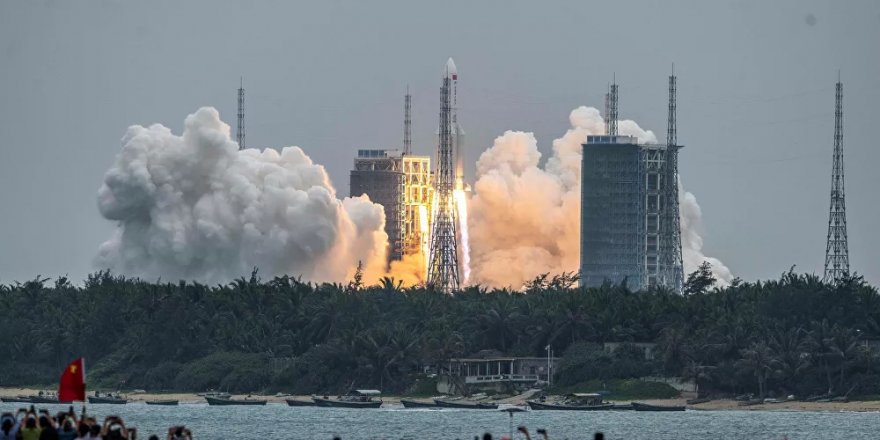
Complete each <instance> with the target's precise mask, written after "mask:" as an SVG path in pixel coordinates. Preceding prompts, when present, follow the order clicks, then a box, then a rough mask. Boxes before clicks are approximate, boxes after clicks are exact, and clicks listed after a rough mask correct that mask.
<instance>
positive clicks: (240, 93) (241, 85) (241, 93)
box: [236, 78, 245, 150]
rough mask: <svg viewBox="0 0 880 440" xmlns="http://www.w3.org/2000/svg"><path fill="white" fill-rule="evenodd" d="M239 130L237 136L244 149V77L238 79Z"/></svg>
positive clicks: (239, 145)
mask: <svg viewBox="0 0 880 440" xmlns="http://www.w3.org/2000/svg"><path fill="white" fill-rule="evenodd" d="M238 81H239V84H238V132H236V137H237V139H238V149H239V150H244V148H245V146H244V79H243V78H239V79H238Z"/></svg>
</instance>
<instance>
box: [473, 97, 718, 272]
mask: <svg viewBox="0 0 880 440" xmlns="http://www.w3.org/2000/svg"><path fill="white" fill-rule="evenodd" d="M569 121H570V123H571V127H572V128H571V129H569V130H568V131H567V132H566V133H565V135H563V136H562V137H561V138H559V139H556V140H555V141H553V155H552V156H551V157H550V158H549V159H548V160H547V162H546V165H545V166H544V167H543V168H542V167H541V164H540V161H541V153H540V152H539V151H538V145H537V141H536V139H535V137H534V135H533V134H532V133H524V132H519V131H508V132H505V133H504V134H503V135H502V136H499V137H498V138H496V139H495V143H494V145H492V147H491V148H489V149H488V150H486V151H485V152H483V154H482V155H481V156H480V159H479V161H478V162H477V180H476V183H475V184H474V195H473V197H472V198H471V201H470V204H469V205H470V207H469V210H470V213H469V215H470V221H469V225H470V233H471V268H472V272H471V283H472V284H485V285H490V286H512V287H514V288H518V287H520V286H522V285H523V283H524V282H526V281H528V280H531V279H533V278H534V277H535V276H537V275H539V274H542V273H547V272H550V273H554V274H556V273H560V272H563V271H566V272H572V271H577V269H578V266H579V264H578V263H579V259H580V247H579V246H580V245H579V238H580V220H579V219H580V217H579V216H580V168H581V154H582V153H581V144H583V143H584V142H585V141H586V138H587V135H590V134H603V133H604V132H605V125H604V121H603V119H602V116H601V115H600V114H599V111H598V110H596V109H595V108H591V107H578V108H576V109H574V110H573V111H572V112H571V114H570V115H569ZM618 131H619V132H620V134H624V135H630V136H635V137H637V138H638V139H639V141H640V142H657V138H656V136H655V135H654V133H652V132H651V131H646V130H643V129H642V128H641V127H639V125H638V124H636V123H635V122H634V121H630V120H623V121H619V123H618ZM682 194H683V197H681V199H682V228H683V231H682V246H683V247H684V248H685V249H684V250H683V253H684V256H685V270H693V269H695V268H696V265H699V263H700V262H702V260H703V259H706V257H705V256H703V255H702V253H701V248H702V239H701V238H700V236H699V234H698V232H697V228H698V227H699V225H700V210H699V206H698V205H697V204H696V198H694V197H693V195H692V194H690V193H687V194H685V193H684V192H683V191H682ZM710 261H711V262H712V264H713V266H714V269H715V272H716V276H718V277H719V278H721V279H726V280H729V279H730V271H729V270H727V268H726V267H724V265H723V264H721V262H720V261H718V260H715V259H711V260H710Z"/></svg>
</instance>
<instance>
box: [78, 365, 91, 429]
mask: <svg viewBox="0 0 880 440" xmlns="http://www.w3.org/2000/svg"><path fill="white" fill-rule="evenodd" d="M82 370H83V402H82V416H80V419H84V418H86V400H88V398H89V392H88V390H86V358H85V357H83V358H82Z"/></svg>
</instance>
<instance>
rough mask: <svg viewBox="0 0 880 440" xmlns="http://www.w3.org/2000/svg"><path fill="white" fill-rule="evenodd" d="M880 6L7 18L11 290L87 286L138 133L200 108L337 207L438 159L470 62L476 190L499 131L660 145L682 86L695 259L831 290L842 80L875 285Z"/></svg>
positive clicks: (406, 6)
mask: <svg viewBox="0 0 880 440" xmlns="http://www.w3.org/2000/svg"><path fill="white" fill-rule="evenodd" d="M878 43H880V2H878V1H875V0H870V1H854V0H852V1H772V2H768V1H734V2H720V1H718V2H710V1H687V2H681V1H676V2H672V1H645V2H627V1H613V2H585V1H583V0H576V1H570V2H561V1H560V2H554V1H548V2H537V1H522V2H510V1H479V2H475V1H449V0H447V1H433V2H414V1H400V2H380V1H370V2H365V1H351V2H341V1H315V2H290V1H278V2H270V1H261V2H227V1H216V0H212V1H187V2H177V1H167V2H165V1H149V2H126V3H124V2H117V1H80V2H67V1H57V2H56V1H11V0H6V1H2V2H0V59H2V63H0V209H2V211H0V212H2V215H0V282H3V283H7V282H11V281H13V280H20V281H23V280H26V279H30V278H33V277H34V276H36V275H38V274H42V275H44V276H57V275H64V274H68V275H69V276H71V277H73V278H74V279H82V278H84V277H85V275H86V274H87V273H89V272H90V271H93V270H94V269H95V268H94V266H93V258H94V256H95V253H96V250H97V248H98V246H99V245H100V244H101V243H102V242H103V241H104V240H106V239H107V238H108V237H109V236H110V234H111V232H112V230H113V227H114V225H113V224H111V223H110V222H107V221H105V220H103V219H102V218H101V216H100V215H99V213H98V211H97V208H96V201H95V195H96V191H97V189H98V187H99V185H100V184H101V181H102V179H103V176H104V172H105V171H106V170H107V168H108V167H109V166H110V165H111V164H112V162H113V160H114V156H115V155H116V153H117V151H118V150H119V148H120V138H121V137H122V135H123V133H124V132H125V129H126V127H128V126H129V125H133V124H142V125H148V124H152V123H156V122H158V123H162V124H164V125H166V126H168V127H170V128H171V129H172V130H173V131H175V132H176V133H179V132H180V131H181V129H182V125H183V119H184V117H186V115H187V114H189V113H191V112H193V111H195V110H196V109H197V108H199V107H200V106H205V105H210V106H215V107H217V108H218V109H219V110H220V113H221V116H222V117H223V118H224V120H226V121H227V122H228V123H229V124H230V125H235V93H236V88H237V87H238V81H239V77H240V76H243V77H244V82H245V88H246V90H247V141H248V144H249V146H253V147H274V148H280V147H283V146H288V145H298V146H300V147H302V148H303V149H304V150H305V151H306V152H307V153H308V154H309V155H311V157H312V158H313V159H314V160H315V161H316V162H318V163H320V164H323V165H324V166H326V168H327V170H328V171H329V173H330V175H331V177H332V179H333V182H334V184H335V186H336V188H337V190H338V192H339V193H340V195H343V196H344V195H348V171H349V169H350V167H351V157H352V156H353V154H354V152H355V151H356V149H358V148H364V147H397V146H399V145H400V144H401V143H402V127H403V122H402V113H403V109H402V107H403V105H402V104H403V93H404V90H405V87H406V85H407V84H409V85H410V88H411V90H412V93H413V113H414V121H413V131H414V133H413V138H414V149H415V150H416V152H418V153H425V154H427V153H429V152H431V151H433V150H432V149H433V147H434V131H435V130H436V125H437V112H438V110H437V107H438V105H437V104H438V101H439V98H438V88H439V77H440V71H441V69H442V68H443V66H444V64H445V62H446V58H447V57H449V56H452V57H454V58H455V61H456V64H457V65H458V69H459V79H460V84H459V102H460V107H461V110H460V113H459V114H460V117H459V120H460V121H461V122H462V125H463V126H464V128H465V130H466V132H467V134H468V139H467V144H468V151H467V160H466V163H467V164H468V165H467V166H468V174H469V175H470V176H471V179H472V178H473V171H474V162H475V161H476V159H477V158H478V157H479V153H480V152H481V151H483V150H485V149H486V148H488V147H489V146H491V145H492V140H493V139H494V138H495V137H496V136H498V135H500V134H502V133H503V132H504V131H505V130H508V129H515V130H524V131H533V132H535V134H536V136H537V138H538V140H539V143H540V144H541V149H542V151H543V152H544V153H545V157H546V156H547V153H548V152H549V151H550V144H551V142H552V140H553V139H555V138H556V137H559V136H561V135H562V134H563V133H564V132H565V130H566V129H567V128H568V119H567V118H568V113H569V112H570V111H571V110H572V109H573V108H575V107H576V106H578V105H589V106H595V107H597V108H601V107H602V103H603V101H602V96H603V93H604V91H605V87H606V84H607V83H608V81H609V80H610V79H611V77H612V75H613V74H615V73H616V77H617V81H618V83H619V84H620V114H621V117H622V118H627V119H634V120H636V121H637V122H638V123H639V124H640V125H641V126H642V127H644V128H646V129H651V130H654V131H655V132H656V133H657V134H658V137H659V138H662V137H663V136H664V133H665V127H666V81H667V75H668V74H669V70H670V66H671V64H672V63H673V62H674V63H675V70H676V73H678V75H679V103H678V104H679V141H680V142H681V143H683V144H684V145H685V146H686V147H685V149H684V150H683V152H682V155H681V164H680V170H681V176H682V179H683V182H684V185H685V188H686V189H687V190H688V191H691V192H693V193H694V194H695V195H696V197H697V200H698V201H699V203H700V205H701V206H702V209H703V215H704V222H705V228H706V230H705V234H704V239H705V247H704V251H705V253H706V254H707V255H710V256H714V257H717V258H720V259H721V260H722V261H724V262H725V263H726V264H727V265H728V266H729V267H730V269H731V270H732V271H733V273H734V274H735V275H738V276H740V277H742V278H744V279H746V280H754V279H767V278H777V277H778V275H779V274H780V273H781V272H783V271H786V270H788V269H789V267H791V266H792V265H796V266H797V268H796V270H798V271H805V272H814V273H821V272H822V265H823V261H824V260H823V259H824V251H825V234H826V231H827V221H828V212H827V211H828V205H829V200H828V199H829V197H828V193H829V188H830V170H831V155H832V134H833V114H834V108H833V104H834V82H835V81H836V79H837V72H838V69H839V70H840V71H841V77H842V79H843V82H844V93H845V98H844V108H845V110H844V112H845V122H844V123H845V135H844V145H845V156H846V179H847V180H846V189H847V209H848V211H847V214H848V224H849V245H850V261H851V265H852V269H853V270H855V271H857V272H859V273H861V274H864V275H865V276H866V277H867V278H868V280H869V281H871V282H872V283H875V284H876V283H878V282H880V233H878V229H877V227H876V225H877V223H878V218H880V203H878V202H880V195H878V192H877V190H878V183H880V177H878V173H877V171H876V168H877V167H878V164H880V142H878V140H877V124H878V116H880V114H878V105H877V104H878V102H880V57H878Z"/></svg>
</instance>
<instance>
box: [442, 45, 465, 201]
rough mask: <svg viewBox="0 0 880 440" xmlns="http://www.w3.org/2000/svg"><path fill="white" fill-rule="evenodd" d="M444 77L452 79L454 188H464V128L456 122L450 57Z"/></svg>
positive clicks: (454, 74) (454, 71)
mask: <svg viewBox="0 0 880 440" xmlns="http://www.w3.org/2000/svg"><path fill="white" fill-rule="evenodd" d="M445 75H446V76H445V77H446V78H449V79H451V80H452V127H451V129H452V130H451V131H452V142H453V149H452V151H453V154H454V155H455V189H464V188H465V183H464V129H463V128H462V127H461V124H460V123H459V122H458V68H457V67H455V61H453V60H452V58H449V60H447V61H446V71H445Z"/></svg>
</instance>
